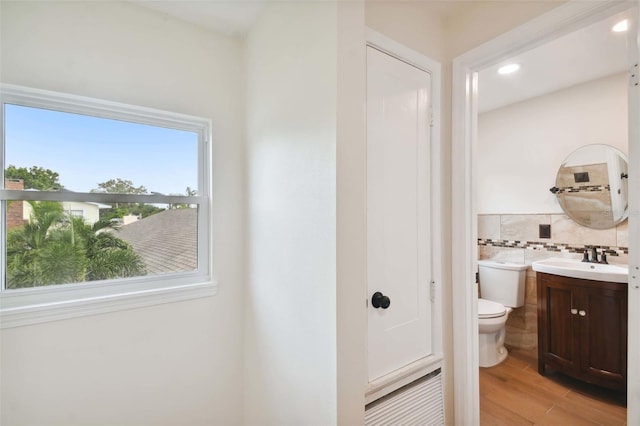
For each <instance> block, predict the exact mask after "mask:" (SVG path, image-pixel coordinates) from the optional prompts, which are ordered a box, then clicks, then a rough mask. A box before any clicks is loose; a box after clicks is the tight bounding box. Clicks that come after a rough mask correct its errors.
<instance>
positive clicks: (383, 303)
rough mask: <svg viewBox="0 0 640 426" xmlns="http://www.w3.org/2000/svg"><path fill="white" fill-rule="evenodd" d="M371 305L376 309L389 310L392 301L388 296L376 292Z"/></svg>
mask: <svg viewBox="0 0 640 426" xmlns="http://www.w3.org/2000/svg"><path fill="white" fill-rule="evenodd" d="M371 304H372V305H373V307H374V308H382V309H387V308H388V307H389V305H391V299H389V297H388V296H385V295H384V294H382V293H380V292H379V291H376V292H375V293H373V296H372V297H371Z"/></svg>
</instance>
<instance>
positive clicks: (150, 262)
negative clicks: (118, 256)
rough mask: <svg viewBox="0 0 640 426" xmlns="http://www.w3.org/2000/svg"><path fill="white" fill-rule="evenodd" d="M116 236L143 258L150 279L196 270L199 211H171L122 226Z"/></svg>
mask: <svg viewBox="0 0 640 426" xmlns="http://www.w3.org/2000/svg"><path fill="white" fill-rule="evenodd" d="M115 235H116V236H117V237H118V238H121V239H123V240H125V241H127V242H129V244H131V246H133V249H134V251H135V252H136V253H137V254H138V255H139V256H140V257H142V259H143V261H144V263H145V265H146V267H147V273H149V274H150V275H155V274H163V273H168V272H184V271H193V270H195V269H196V268H197V266H198V209H172V210H165V211H163V212H161V213H156V214H154V215H151V216H148V217H146V218H144V219H141V220H139V221H137V222H133V223H130V224H128V225H123V226H121V227H120V228H118V229H117V230H116V231H115Z"/></svg>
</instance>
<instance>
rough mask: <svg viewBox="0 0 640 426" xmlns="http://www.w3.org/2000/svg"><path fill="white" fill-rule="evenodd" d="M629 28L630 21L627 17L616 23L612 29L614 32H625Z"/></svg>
mask: <svg viewBox="0 0 640 426" xmlns="http://www.w3.org/2000/svg"><path fill="white" fill-rule="evenodd" d="M628 29H629V21H628V20H627V19H624V20H622V21H620V22H618V23H617V24H615V25H614V26H613V28H611V31H613V32H614V33H623V32H625V31H627V30H628Z"/></svg>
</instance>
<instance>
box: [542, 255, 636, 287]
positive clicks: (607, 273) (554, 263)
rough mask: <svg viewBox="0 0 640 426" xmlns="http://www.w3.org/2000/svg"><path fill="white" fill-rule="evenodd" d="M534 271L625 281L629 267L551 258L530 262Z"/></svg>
mask: <svg viewBox="0 0 640 426" xmlns="http://www.w3.org/2000/svg"><path fill="white" fill-rule="evenodd" d="M531 267H532V268H533V270H534V271H537V272H546V273H547V274H555V275H562V276H564V277H572V278H582V279H585V280H595V281H611V282H615V283H626V282H628V278H629V268H628V267H627V266H625V265H607V264H602V263H588V262H581V261H579V260H576V259H561V258H551V259H543V260H537V261H535V262H533V263H532V264H531Z"/></svg>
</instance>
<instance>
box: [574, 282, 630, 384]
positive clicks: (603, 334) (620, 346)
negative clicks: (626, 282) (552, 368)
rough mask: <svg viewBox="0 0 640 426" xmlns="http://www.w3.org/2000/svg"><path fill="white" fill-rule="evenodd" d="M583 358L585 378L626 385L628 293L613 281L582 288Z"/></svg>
mask: <svg viewBox="0 0 640 426" xmlns="http://www.w3.org/2000/svg"><path fill="white" fill-rule="evenodd" d="M580 291H581V296H580V299H581V301H580V306H581V307H580V311H579V319H580V339H581V340H580V341H581V351H580V361H581V373H582V374H583V375H586V376H587V377H585V380H587V381H589V382H592V383H595V384H600V385H603V386H607V387H613V388H616V387H619V388H620V389H624V388H625V387H626V376H627V374H626V370H627V292H626V286H621V285H617V286H616V285H615V284H609V285H608V286H604V285H603V286H602V287H597V288H596V287H583V288H581V289H580Z"/></svg>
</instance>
